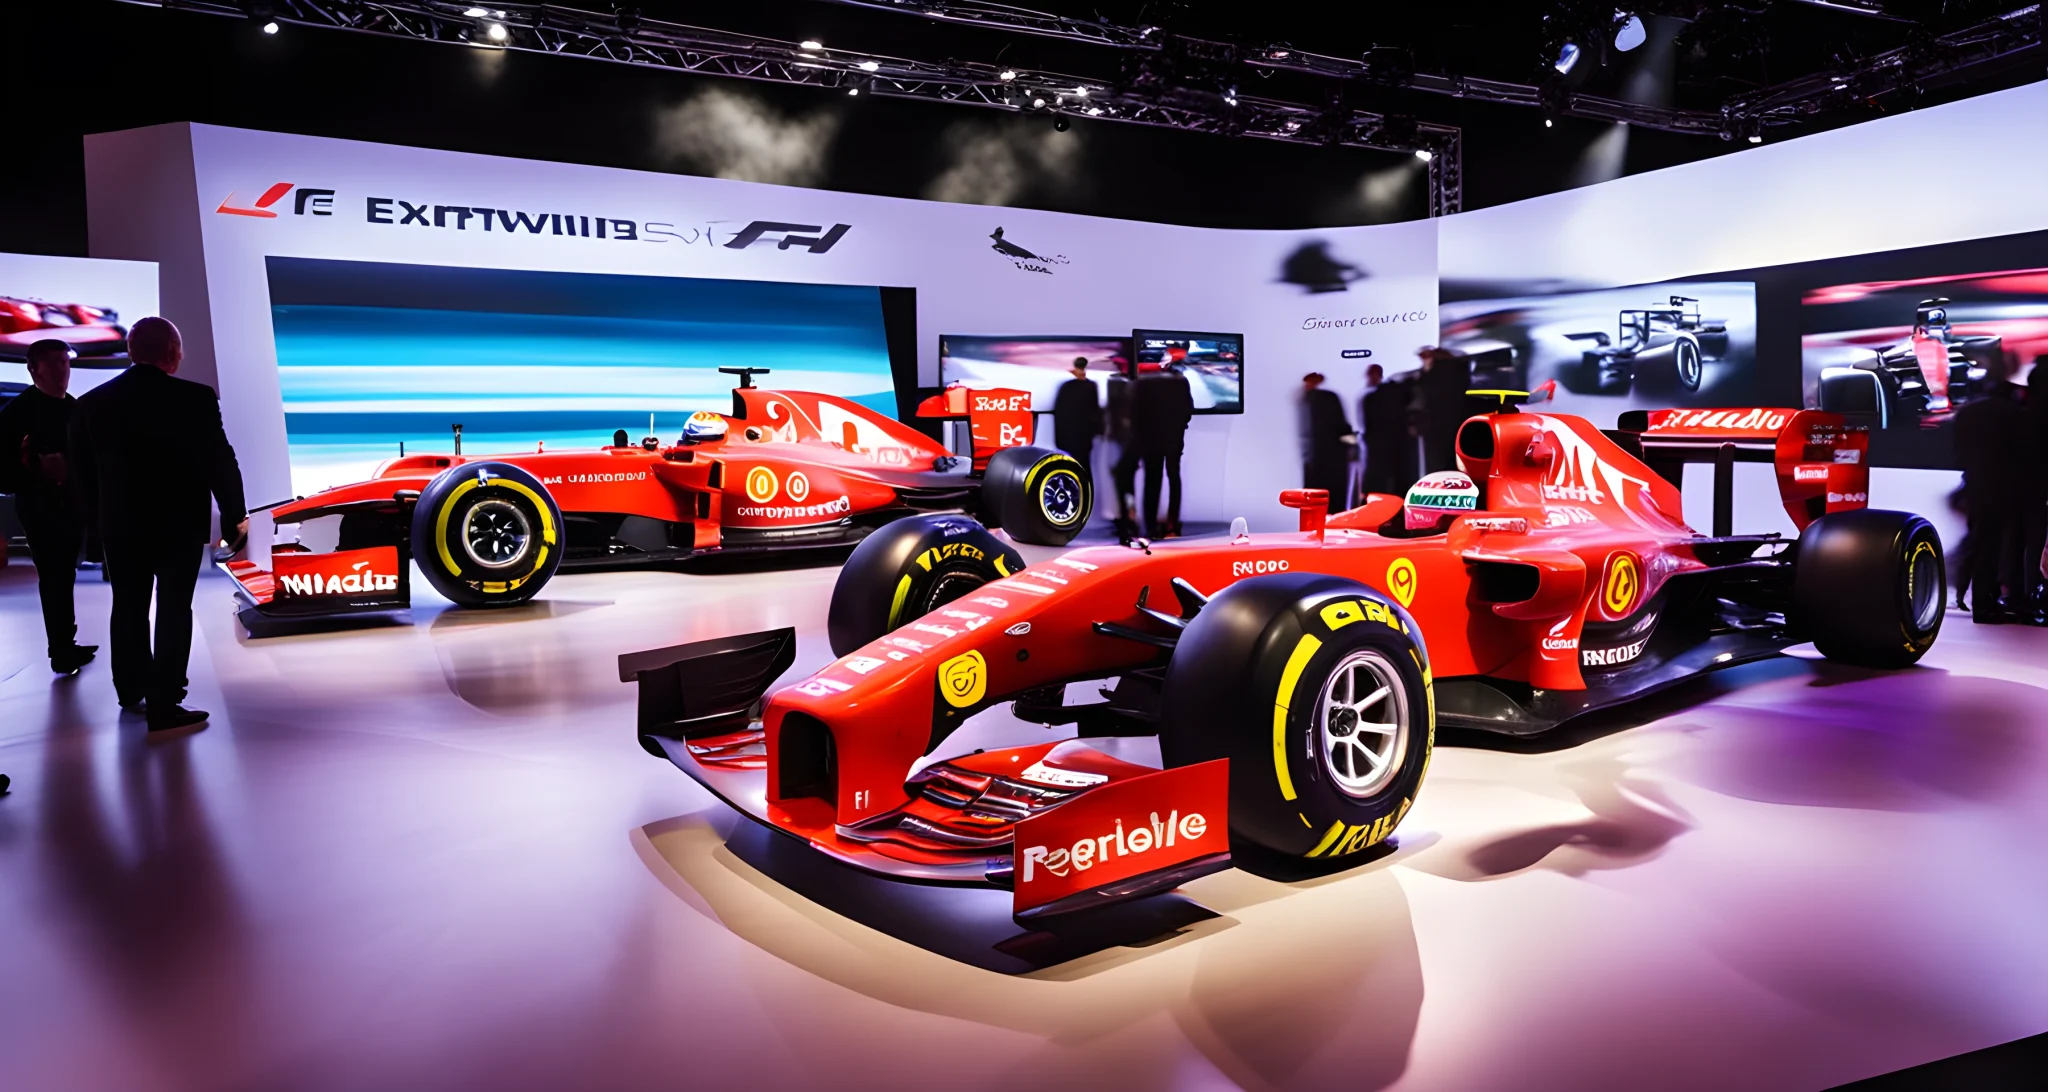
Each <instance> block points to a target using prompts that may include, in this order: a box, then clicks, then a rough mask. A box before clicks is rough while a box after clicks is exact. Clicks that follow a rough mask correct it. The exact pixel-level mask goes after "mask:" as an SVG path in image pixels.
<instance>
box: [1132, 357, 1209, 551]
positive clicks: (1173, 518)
mask: <svg viewBox="0 0 2048 1092" xmlns="http://www.w3.org/2000/svg"><path fill="white" fill-rule="evenodd" d="M1169 351H1172V352H1178V350H1169ZM1139 367H1140V368H1141V369H1142V368H1143V367H1144V366H1143V365H1142V364H1141V365H1139ZM1194 415H1195V396H1194V392H1193V391H1191V390H1189V389H1188V379H1187V376H1185V375H1182V374H1181V371H1180V368H1179V367H1177V366H1176V365H1175V364H1172V363H1169V364H1166V365H1164V366H1163V367H1161V368H1160V369H1159V370H1158V371H1155V372H1151V373H1148V374H1141V375H1140V376H1139V377H1138V383H1137V386H1136V387H1135V388H1134V389H1133V390H1132V391H1131V432H1132V433H1133V436H1132V439H1133V440H1134V441H1135V442H1136V444H1137V451H1138V459H1139V461H1140V462H1141V463H1142V464H1143V465H1144V469H1145V534H1146V536H1147V537H1148V538H1179V537H1180V533H1181V530H1180V457H1181V452H1182V450H1183V449H1184V448H1185V447H1186V445H1187V435H1188V422H1189V421H1191V420H1193V419H1194ZM1162 478H1164V480H1165V484H1166V487H1167V489H1166V518H1165V519H1164V520H1161V519H1160V518H1159V486H1160V481H1161V479H1162Z"/></svg>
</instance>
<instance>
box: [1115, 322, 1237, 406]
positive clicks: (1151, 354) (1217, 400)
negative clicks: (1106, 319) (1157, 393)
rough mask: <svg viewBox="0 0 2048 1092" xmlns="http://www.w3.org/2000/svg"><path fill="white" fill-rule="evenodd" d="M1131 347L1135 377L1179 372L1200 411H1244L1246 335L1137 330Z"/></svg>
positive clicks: (1140, 377) (1132, 370) (1132, 334)
mask: <svg viewBox="0 0 2048 1092" xmlns="http://www.w3.org/2000/svg"><path fill="white" fill-rule="evenodd" d="M1131 347H1132V349H1133V352H1132V354H1131V370H1130V373H1129V374H1130V376H1131V378H1133V379H1143V378H1145V377H1146V376H1147V375H1151V374H1155V373H1157V372H1160V371H1173V372H1178V373H1179V374H1180V375H1181V376H1182V378H1185V379H1186V380H1187V381H1188V390H1189V393H1191V394H1192V395H1193V396H1194V400H1195V412H1196V413H1243V412H1244V335H1243V334H1201V333H1194V332H1192V331H1188V330H1133V331H1131Z"/></svg>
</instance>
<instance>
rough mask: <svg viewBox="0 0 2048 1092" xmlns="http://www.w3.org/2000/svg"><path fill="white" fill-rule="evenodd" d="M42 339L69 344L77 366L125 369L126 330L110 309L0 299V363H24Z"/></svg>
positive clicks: (42, 301) (16, 297)
mask: <svg viewBox="0 0 2048 1092" xmlns="http://www.w3.org/2000/svg"><path fill="white" fill-rule="evenodd" d="M45 338H56V339H57V340H59V341H62V342H64V343H65V344H68V345H70V346H71V351H72V352H74V353H76V354H78V360H77V366H80V367H88V368H124V367H127V366H128V330H127V328H125V327H123V326H122V325H121V316H119V315H117V314H115V313H114V310H113V309H112V308H110V307H92V306H89V305H87V304H83V303H49V302H46V301H44V300H31V299H23V298H20V297H18V296H0V360H27V359H28V347H29V346H31V345H34V344H35V343H36V342H38V341H41V340H43V339H45Z"/></svg>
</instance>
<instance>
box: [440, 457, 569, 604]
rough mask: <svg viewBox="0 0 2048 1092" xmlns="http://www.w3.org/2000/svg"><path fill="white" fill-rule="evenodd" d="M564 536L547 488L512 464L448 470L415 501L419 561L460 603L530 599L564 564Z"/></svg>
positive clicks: (442, 589)
mask: <svg viewBox="0 0 2048 1092" xmlns="http://www.w3.org/2000/svg"><path fill="white" fill-rule="evenodd" d="M566 541H567V540H566V536H565V535H564V533H563V526H562V510H561V509H560V508H559V507H557V506H556V504H555V499H554V498H553V497H552V496H550V495H549V494H548V491H547V487H546V486H544V485H542V484H541V483H540V480H539V479H537V478H535V477H534V476H533V475H531V474H529V473H527V472H526V471H524V470H521V469H520V468H518V467H516V466H513V465H511V464H509V463H465V464H463V465H461V466H455V467H450V468H448V469H447V470H444V471H442V472H441V475H440V476H439V477H437V478H435V479H434V480H433V481H432V482H430V483H428V485H427V488H426V489H425V490H423V491H421V493H420V499H419V501H418V503H416V504H415V505H414V506H413V512H412V552H413V560H414V561H416V562H418V564H419V567H420V572H421V573H423V574H425V576H426V578H427V582H428V583H429V584H432V585H433V586H434V590H435V591H438V592H440V593H441V594H442V595H444V596H446V597H448V600H449V601H450V602H452V603H454V604H455V605H457V606H461V607H504V606H511V605H512V604H515V603H524V602H526V601H527V600H529V599H532V598H533V597H534V594H535V593H537V592H539V591H540V589H541V588H542V587H544V586H546V584H547V582H548V580H549V579H550V578H552V577H553V576H554V575H555V570H556V569H559V568H560V567H561V565H562V548H563V546H564V544H565V543H566Z"/></svg>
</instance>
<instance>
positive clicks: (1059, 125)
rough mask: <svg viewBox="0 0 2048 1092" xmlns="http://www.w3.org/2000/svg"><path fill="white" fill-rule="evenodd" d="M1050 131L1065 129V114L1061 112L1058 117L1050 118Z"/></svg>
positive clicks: (1058, 131) (1061, 131) (1063, 130)
mask: <svg viewBox="0 0 2048 1092" xmlns="http://www.w3.org/2000/svg"><path fill="white" fill-rule="evenodd" d="M1052 131H1053V132H1055V133H1064V132H1066V131H1067V115H1065V114H1061V115H1060V116H1059V117H1056V118H1054V119H1052Z"/></svg>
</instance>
